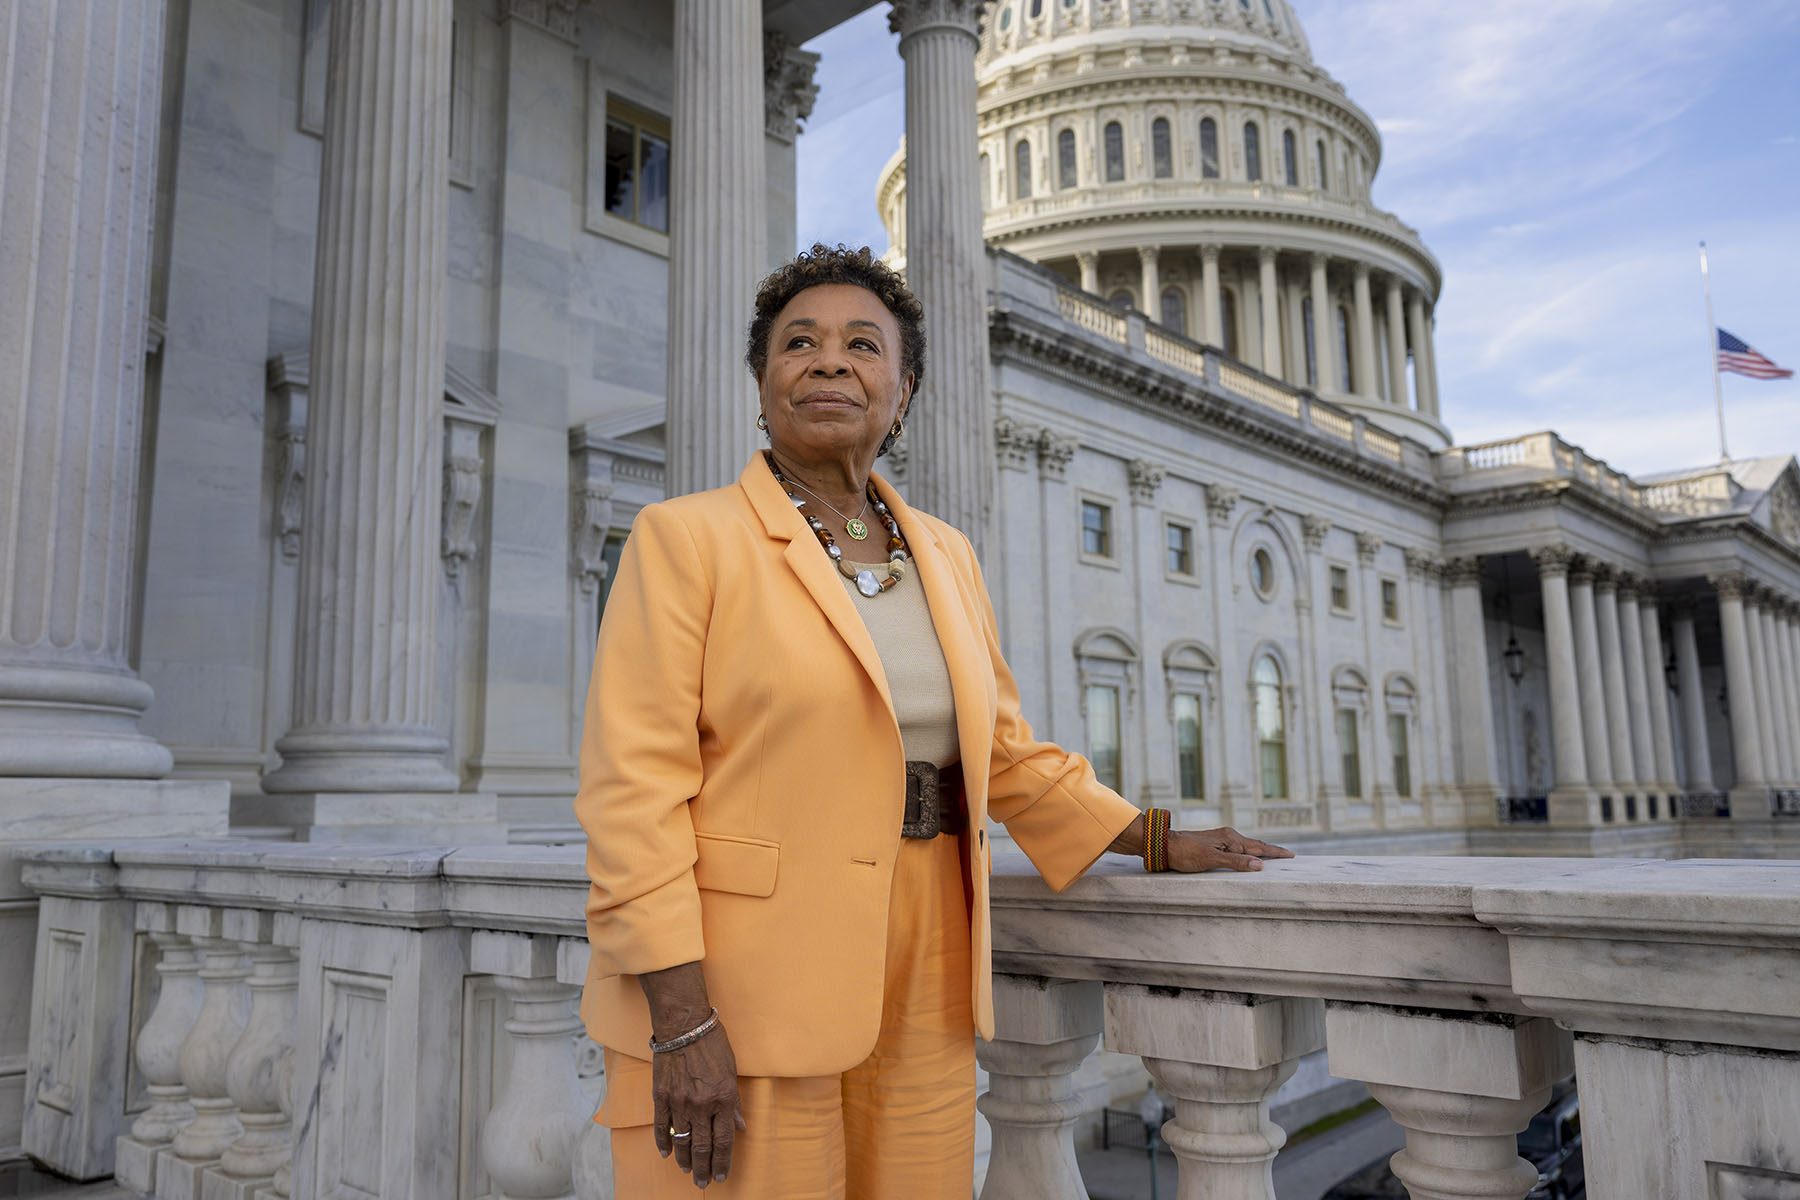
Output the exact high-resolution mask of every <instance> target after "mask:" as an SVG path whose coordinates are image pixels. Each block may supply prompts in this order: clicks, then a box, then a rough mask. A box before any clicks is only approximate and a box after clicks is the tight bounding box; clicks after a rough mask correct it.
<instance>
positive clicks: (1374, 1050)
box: [1325, 1004, 1575, 1200]
mask: <svg viewBox="0 0 1800 1200" xmlns="http://www.w3.org/2000/svg"><path fill="white" fill-rule="evenodd" d="M1325 1033H1326V1043H1327V1055H1328V1058H1329V1062H1330V1066H1331V1073H1332V1074H1333V1075H1336V1076H1337V1077H1339V1078H1340V1079H1358V1080H1361V1081H1363V1082H1364V1083H1366V1084H1368V1085H1369V1092H1370V1094H1371V1095H1373V1096H1374V1097H1375V1099H1376V1100H1377V1101H1379V1102H1380V1103H1381V1106H1382V1107H1383V1108H1385V1109H1387V1110H1388V1113H1389V1115H1390V1116H1392V1117H1393V1118H1394V1120H1395V1121H1397V1122H1399V1124H1400V1125H1401V1126H1402V1127H1403V1128H1404V1129H1405V1130H1406V1148H1405V1149H1404V1150H1401V1151H1400V1152H1399V1153H1397V1154H1395V1155H1394V1157H1393V1160H1392V1164H1393V1171H1394V1174H1395V1175H1396V1176H1398V1177H1399V1179H1400V1181H1401V1182H1402V1183H1404V1184H1405V1185H1406V1188H1407V1191H1408V1193H1409V1194H1410V1195H1411V1196H1412V1200H1475V1198H1477V1197H1479V1198H1480V1200H1524V1197H1525V1195H1526V1193H1527V1192H1529V1191H1531V1189H1532V1187H1534V1186H1535V1185H1536V1183H1537V1169H1536V1168H1535V1167H1533V1166H1532V1165H1531V1164H1530V1163H1528V1162H1526V1161H1525V1160H1524V1159H1522V1158H1520V1157H1519V1146H1518V1136H1519V1133H1520V1131H1521V1130H1523V1129H1524V1128H1525V1126H1526V1125H1527V1124H1529V1123H1530V1121H1531V1117H1532V1114H1534V1113H1536V1112H1537V1111H1538V1110H1539V1109H1540V1108H1542V1107H1543V1106H1544V1104H1545V1102H1546V1101H1548V1100H1549V1098H1550V1089H1551V1087H1552V1085H1554V1084H1555V1083H1556V1081H1557V1080H1559V1079H1562V1078H1563V1077H1565V1076H1567V1075H1569V1074H1571V1073H1572V1072H1573V1071H1574V1069H1575V1063H1574V1053H1573V1048H1572V1045H1571V1040H1570V1036H1569V1034H1568V1033H1567V1032H1566V1031H1563V1030H1560V1029H1558V1028H1557V1027H1556V1026H1555V1024H1553V1023H1552V1022H1551V1021H1550V1020H1548V1019H1546V1018H1543V1017H1515V1016H1512V1015H1510V1014H1496V1013H1484V1014H1471V1015H1469V1016H1467V1017H1461V1016H1451V1015H1446V1014H1444V1013H1440V1012H1427V1011H1423V1010H1407V1009H1394V1008H1378V1007H1374V1006H1370V1005H1353V1004H1331V1005H1328V1006H1327V1008H1326V1012H1325Z"/></svg>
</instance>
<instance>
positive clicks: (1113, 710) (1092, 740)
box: [1087, 684, 1123, 792]
mask: <svg viewBox="0 0 1800 1200" xmlns="http://www.w3.org/2000/svg"><path fill="white" fill-rule="evenodd" d="M1087 743H1088V762H1090V763H1092V764H1093V766H1094V775H1095V777H1097V778H1098V779H1099V780H1100V782H1101V783H1104V784H1105V785H1106V786H1107V787H1109V788H1111V789H1112V790H1113V791H1115V792H1116V791H1118V790H1119V789H1120V787H1121V786H1122V785H1123V780H1121V779H1120V778H1119V689H1118V688H1116V687H1110V686H1107V685H1103V684H1094V685H1091V686H1090V687H1089V688H1088V690H1087Z"/></svg>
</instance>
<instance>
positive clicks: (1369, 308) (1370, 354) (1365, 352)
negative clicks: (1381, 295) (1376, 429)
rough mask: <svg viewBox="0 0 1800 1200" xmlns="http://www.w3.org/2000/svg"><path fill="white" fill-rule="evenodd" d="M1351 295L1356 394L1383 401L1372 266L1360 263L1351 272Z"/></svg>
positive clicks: (1353, 380) (1353, 367) (1352, 363)
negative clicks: (1354, 325)
mask: <svg viewBox="0 0 1800 1200" xmlns="http://www.w3.org/2000/svg"><path fill="white" fill-rule="evenodd" d="M1351 292H1352V295H1353V296H1354V298H1355V304H1356V311H1355V312H1354V313H1353V314H1352V316H1353V317H1354V318H1355V321H1356V328H1355V329H1354V330H1352V331H1351V332H1352V334H1353V335H1354V336H1355V339H1356V357H1355V358H1354V359H1353V360H1352V361H1351V363H1350V365H1351V367H1352V369H1353V371H1354V375H1353V378H1352V382H1353V383H1354V385H1355V387H1356V394H1357V395H1359V396H1362V397H1365V398H1367V399H1369V400H1375V399H1379V397H1380V392H1381V387H1380V380H1381V370H1380V368H1379V367H1377V366H1376V365H1375V309H1374V305H1373V304H1372V302H1371V297H1370V294H1369V265H1368V264H1367V263H1362V262H1359V263H1357V264H1356V266H1355V267H1354V268H1353V270H1352V273H1351Z"/></svg>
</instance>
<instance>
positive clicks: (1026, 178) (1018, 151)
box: [1013, 138, 1031, 200]
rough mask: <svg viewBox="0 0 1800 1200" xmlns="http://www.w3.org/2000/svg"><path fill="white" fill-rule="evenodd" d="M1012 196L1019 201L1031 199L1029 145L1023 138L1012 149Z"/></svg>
mask: <svg viewBox="0 0 1800 1200" xmlns="http://www.w3.org/2000/svg"><path fill="white" fill-rule="evenodd" d="M1013 195H1014V197H1016V198H1017V199H1020V200H1029V199H1030V198H1031V143H1030V142H1028V141H1025V140H1024V139H1023V138H1021V139H1020V140H1019V144H1018V145H1016V146H1014V147H1013Z"/></svg>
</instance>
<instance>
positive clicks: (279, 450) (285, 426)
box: [269, 354, 308, 562]
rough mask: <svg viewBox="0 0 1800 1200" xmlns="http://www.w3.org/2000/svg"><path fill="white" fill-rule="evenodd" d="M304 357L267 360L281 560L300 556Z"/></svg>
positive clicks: (302, 486) (304, 402)
mask: <svg viewBox="0 0 1800 1200" xmlns="http://www.w3.org/2000/svg"><path fill="white" fill-rule="evenodd" d="M307 384H308V379H307V369H306V355H304V354H284V355H281V356H279V357H277V358H272V359H270V360H269V391H270V392H271V393H273V394H274V397H275V412H274V414H273V420H272V422H271V425H272V427H273V429H274V432H275V438H276V455H275V457H276V463H275V527H274V535H275V540H276V541H277V542H279V543H280V545H281V557H283V558H285V559H287V560H288V561H290V562H292V561H293V560H295V559H297V558H299V557H300V528H301V525H302V524H303V522H304V517H305V512H306V504H305V499H306V495H305V490H304V488H305V483H306V397H307Z"/></svg>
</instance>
